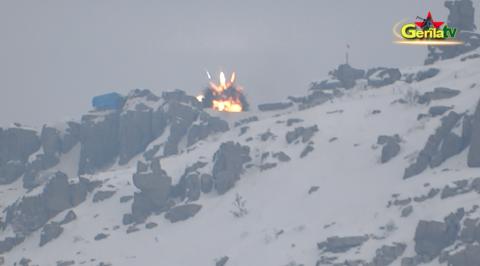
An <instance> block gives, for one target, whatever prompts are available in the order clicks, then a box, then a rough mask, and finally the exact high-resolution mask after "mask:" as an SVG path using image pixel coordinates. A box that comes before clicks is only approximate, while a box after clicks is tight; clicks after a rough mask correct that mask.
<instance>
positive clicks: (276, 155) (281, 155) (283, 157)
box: [272, 151, 291, 162]
mask: <svg viewBox="0 0 480 266" xmlns="http://www.w3.org/2000/svg"><path fill="white" fill-rule="evenodd" d="M272 156H273V158H277V159H278V160H279V161H280V162H288V161H290V160H291V159H290V156H288V155H287V154H286V153H284V152H283V151H280V152H276V153H274V154H273V155H272Z"/></svg>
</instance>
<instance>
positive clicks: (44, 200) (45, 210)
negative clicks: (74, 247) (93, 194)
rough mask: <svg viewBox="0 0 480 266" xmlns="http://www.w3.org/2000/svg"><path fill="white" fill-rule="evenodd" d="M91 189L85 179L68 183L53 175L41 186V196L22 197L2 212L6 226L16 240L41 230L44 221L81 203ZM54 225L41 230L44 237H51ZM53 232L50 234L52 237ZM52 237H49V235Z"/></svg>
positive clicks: (66, 179)
mask: <svg viewBox="0 0 480 266" xmlns="http://www.w3.org/2000/svg"><path fill="white" fill-rule="evenodd" d="M91 189H92V186H91V184H90V182H89V181H88V180H87V179H84V178H80V180H79V181H78V182H77V183H70V182H69V181H68V178H67V176H66V175H65V174H63V173H61V172H57V173H56V174H55V176H54V177H52V179H51V180H50V181H49V182H48V183H47V184H46V185H45V187H44V189H43V191H42V193H40V194H38V195H36V196H30V197H28V196H27V197H23V198H22V199H21V200H19V201H17V202H16V203H14V204H13V205H11V206H9V207H8V208H7V210H6V212H7V215H6V219H5V223H6V225H10V226H11V228H12V229H13V231H14V232H15V234H16V235H17V237H19V238H23V237H25V236H27V235H29V234H30V233H32V232H34V231H36V230H37V229H39V228H41V227H42V226H44V225H45V224H46V223H47V222H48V220H49V219H50V218H52V217H54V216H55V215H57V214H58V213H60V212H62V211H64V210H65V209H69V208H72V207H74V206H76V205H78V204H79V203H81V202H83V201H84V200H85V198H86V196H87V193H88V192H89V191H91ZM54 227H55V225H53V224H52V226H47V227H45V232H46V233H49V234H48V235H55V234H53V233H54V232H57V231H58V230H50V229H55V228H56V227H55V228H54ZM52 232H53V233H52ZM50 233H52V234H50Z"/></svg>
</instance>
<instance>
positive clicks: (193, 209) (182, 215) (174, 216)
mask: <svg viewBox="0 0 480 266" xmlns="http://www.w3.org/2000/svg"><path fill="white" fill-rule="evenodd" d="M201 208H202V205H199V204H185V205H180V206H176V207H173V208H171V209H170V210H169V211H168V212H167V213H165V219H167V220H169V221H170V222H171V223H176V222H180V221H185V220H187V219H189V218H191V217H193V216H195V215H196V214H197V213H198V212H199V211H200V209H201Z"/></svg>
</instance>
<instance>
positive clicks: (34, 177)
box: [23, 154, 60, 189]
mask: <svg viewBox="0 0 480 266" xmlns="http://www.w3.org/2000/svg"><path fill="white" fill-rule="evenodd" d="M59 161H60V160H59V158H58V156H56V155H47V154H37V155H36V156H35V159H34V160H33V161H32V162H29V163H27V164H26V167H25V174H24V176H23V187H24V188H26V189H32V188H35V187H37V186H38V185H40V184H41V183H42V180H43V179H47V178H46V177H47V176H39V173H40V172H41V171H43V170H47V169H49V168H51V167H53V166H55V165H57V164H58V163H59Z"/></svg>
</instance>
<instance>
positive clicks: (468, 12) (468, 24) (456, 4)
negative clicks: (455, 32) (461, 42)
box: [445, 0, 477, 31]
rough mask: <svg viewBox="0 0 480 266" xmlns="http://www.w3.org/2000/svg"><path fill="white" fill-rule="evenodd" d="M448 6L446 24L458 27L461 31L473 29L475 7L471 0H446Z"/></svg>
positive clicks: (474, 27)
mask: <svg viewBox="0 0 480 266" xmlns="http://www.w3.org/2000/svg"><path fill="white" fill-rule="evenodd" d="M445 7H446V8H448V10H449V14H448V26H451V27H454V28H459V29H460V30H462V31H473V30H475V29H476V28H477V27H476V26H475V9H474V8H473V3H472V1H471V0H453V1H446V2H445Z"/></svg>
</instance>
